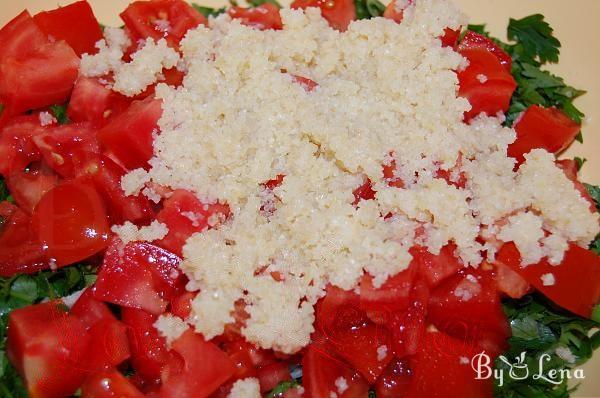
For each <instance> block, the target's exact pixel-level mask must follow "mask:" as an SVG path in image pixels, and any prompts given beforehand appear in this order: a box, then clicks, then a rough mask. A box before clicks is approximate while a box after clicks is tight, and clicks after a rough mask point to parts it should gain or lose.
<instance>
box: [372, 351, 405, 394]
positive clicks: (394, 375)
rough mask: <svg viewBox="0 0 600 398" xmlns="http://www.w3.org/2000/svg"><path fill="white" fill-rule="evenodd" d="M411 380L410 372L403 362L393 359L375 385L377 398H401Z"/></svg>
mask: <svg viewBox="0 0 600 398" xmlns="http://www.w3.org/2000/svg"><path fill="white" fill-rule="evenodd" d="M411 378H412V370H411V369H410V365H409V364H408V362H407V361H405V360H399V359H394V360H393V361H392V362H391V363H390V365H389V366H388V367H387V369H386V370H385V372H383V374H382V375H381V376H380V377H379V379H378V380H377V383H376V384H375V393H376V394H377V397H378V398H403V397H405V396H406V393H407V390H408V386H409V385H410V381H411Z"/></svg>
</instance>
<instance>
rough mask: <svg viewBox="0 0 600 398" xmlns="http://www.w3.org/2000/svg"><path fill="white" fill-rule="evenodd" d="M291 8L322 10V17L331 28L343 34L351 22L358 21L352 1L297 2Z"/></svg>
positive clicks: (318, 0)
mask: <svg viewBox="0 0 600 398" xmlns="http://www.w3.org/2000/svg"><path fill="white" fill-rule="evenodd" d="M290 7H291V8H301V9H306V8H308V7H317V8H320V9H321V15H322V16H323V18H325V19H326V20H327V22H329V26H331V27H332V28H334V29H337V30H339V31H341V32H344V31H345V30H346V29H348V25H350V22H352V21H354V20H356V6H355V5H354V2H353V1H352V0H333V1H330V0H295V1H293V2H292V4H290Z"/></svg>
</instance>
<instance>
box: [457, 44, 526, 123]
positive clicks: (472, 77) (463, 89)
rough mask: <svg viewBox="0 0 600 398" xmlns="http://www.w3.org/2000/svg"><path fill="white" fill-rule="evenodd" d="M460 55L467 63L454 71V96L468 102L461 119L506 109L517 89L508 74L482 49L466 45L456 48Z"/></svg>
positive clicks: (492, 56)
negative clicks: (456, 90)
mask: <svg viewBox="0 0 600 398" xmlns="http://www.w3.org/2000/svg"><path fill="white" fill-rule="evenodd" d="M460 54H461V55H462V56H463V57H465V58H466V59H467V60H468V61H469V66H468V67H467V68H466V69H465V70H463V71H460V72H458V80H459V91H458V95H459V96H461V97H464V98H466V99H468V100H469V103H470V104H471V110H470V111H468V112H466V113H465V120H466V121H469V120H471V119H472V118H474V117H475V116H477V115H479V114H480V113H485V114H487V115H489V116H495V115H496V114H497V113H498V112H506V111H507V110H508V107H509V105H510V99H511V97H512V94H513V92H514V91H515V89H516V88H517V83H516V81H515V79H514V78H513V77H512V75H511V74H510V73H509V72H507V71H506V69H505V68H504V66H502V64H501V63H500V61H499V60H498V58H497V57H496V56H495V55H494V54H493V53H491V52H489V51H488V50H486V49H482V48H469V49H465V50H462V51H460Z"/></svg>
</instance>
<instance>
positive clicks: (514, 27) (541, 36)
mask: <svg viewBox="0 0 600 398" xmlns="http://www.w3.org/2000/svg"><path fill="white" fill-rule="evenodd" d="M507 36H508V39H509V40H512V41H516V42H518V43H519V44H518V45H519V46H522V52H521V55H522V56H524V58H525V59H527V60H532V61H536V62H539V63H541V64H545V63H546V62H553V63H555V62H558V56H559V54H560V45H561V44H560V41H559V40H558V39H557V38H556V37H554V35H553V29H552V28H551V27H550V25H549V24H548V23H547V22H546V21H545V20H544V16H543V15H541V14H534V15H530V16H528V17H525V18H522V19H512V18H511V19H510V22H509V24H508V32H507Z"/></svg>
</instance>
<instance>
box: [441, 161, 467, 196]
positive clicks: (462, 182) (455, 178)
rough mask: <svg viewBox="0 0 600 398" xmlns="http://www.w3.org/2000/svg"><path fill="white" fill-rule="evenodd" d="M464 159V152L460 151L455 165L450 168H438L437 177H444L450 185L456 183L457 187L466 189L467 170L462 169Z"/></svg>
mask: <svg viewBox="0 0 600 398" xmlns="http://www.w3.org/2000/svg"><path fill="white" fill-rule="evenodd" d="M462 159H463V154H462V153H461V152H459V153H458V158H456V164H455V165H454V167H452V168H451V169H449V170H442V169H438V170H437V171H436V172H435V176H436V178H443V179H444V180H445V181H446V182H447V183H448V185H454V186H455V187H456V188H459V189H464V188H465V187H466V186H467V176H466V174H465V172H464V171H462V164H463V160H462Z"/></svg>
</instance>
